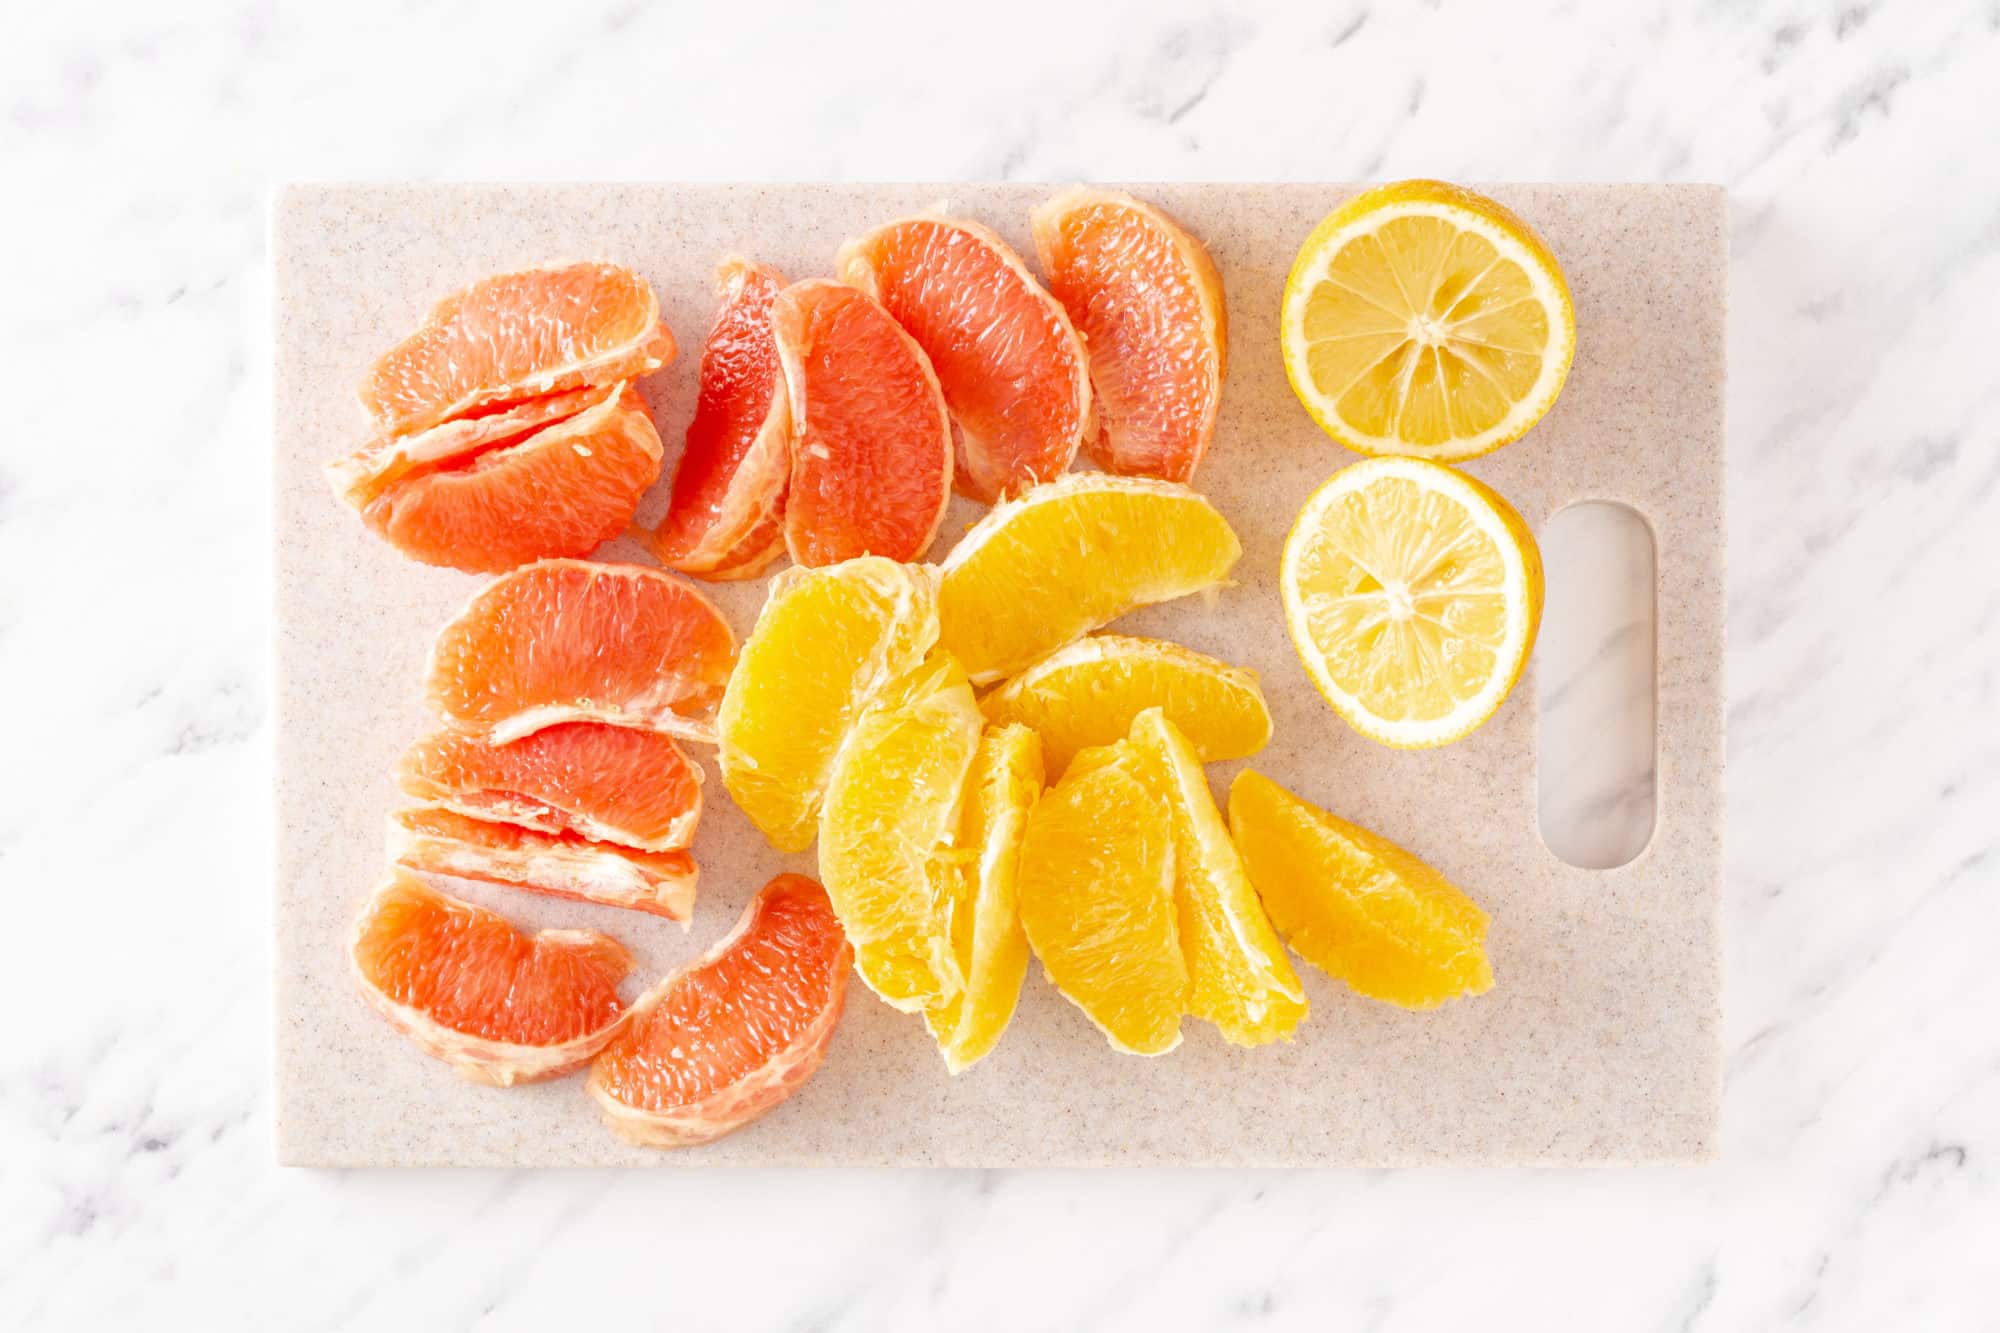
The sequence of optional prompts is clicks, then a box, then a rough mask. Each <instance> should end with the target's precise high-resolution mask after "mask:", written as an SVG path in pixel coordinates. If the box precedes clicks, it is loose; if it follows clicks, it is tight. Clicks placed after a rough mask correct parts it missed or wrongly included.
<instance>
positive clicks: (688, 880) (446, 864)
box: [388, 805, 697, 926]
mask: <svg viewBox="0 0 2000 1333" xmlns="http://www.w3.org/2000/svg"><path fill="white" fill-rule="evenodd" d="M388 842H389V860H390V861H391V862H392V863H393V864H396V865H400V866H402V867H404V868H405V869H407V870H413V871H416V872H418V873H419V874H430V875H450V876H452V877H454V878H457V879H474V880H481V881H484V882H486V883H489V884H504V885H506V886H507V887H508V888H513V889H521V890H524V891H526V892H529V893H540V894H546V895H548V896H550V897H555V898H570V899H575V900H577V901H579V902H592V903H602V904H604V905H605V906H607V907H626V908H630V909H632V910H633V911H637V912H650V913H652V914H653V915H655V916H663V917H666V918H668V919H669V920H673V921H679V922H681V923H682V925H683V926H685V925H686V924H687V922H688V920H689V918H690V917H691V916H692V915H693V914H694V899H695V884H696V878H697V872H696V869H695V863H694V858H693V857H692V856H690V855H688V853H686V852H642V851H639V850H637V849H635V848H631V847H616V846H613V845H612V844H610V843H604V842H593V841H591V840H590V839H589V838H584V837H579V836H578V835H577V834H574V833H540V832H537V831H536V830H534V829H529V828H522V827H521V826H520V825H518V824H501V823H496V822H494V821H492V820H486V819H474V818H472V817H471V816H469V815H461V814H459V813H457V812H456V811H453V810H447V809H445V808H444V807H442V806H432V805H425V806H412V807H410V808H409V809H405V810H398V811H397V812H396V813H395V814H393V815H391V816H390V817H389V839H388Z"/></svg>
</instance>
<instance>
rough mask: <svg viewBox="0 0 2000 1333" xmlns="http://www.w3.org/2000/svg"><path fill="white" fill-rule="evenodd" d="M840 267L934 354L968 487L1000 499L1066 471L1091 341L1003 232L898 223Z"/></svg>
mask: <svg viewBox="0 0 2000 1333" xmlns="http://www.w3.org/2000/svg"><path fill="white" fill-rule="evenodd" d="M850 256H851V257H850ZM849 268H853V269H854V270H856V272H855V273H854V274H853V275H852V276H850V275H849V273H848V269H849ZM842 275H843V276H844V277H848V278H849V280H850V281H853V280H854V277H856V276H859V277H863V278H864V279H865V280H867V281H868V282H870V283H872V291H873V294H874V295H875V297H876V298H877V299H878V300H880V301H881V302H882V304H883V306H884V307H886V308H887V310H888V311H889V313H890V314H891V315H893V316H894V317H895V319H896V321H897V323H899V324H901V325H902V326H903V328H904V329H906V330H907V331H908V332H909V334H910V336H911V337H913V338H915V339H916V340H917V343H918V345H919V346H921V347H922V348H923V349H924V353H925V355H927V356H928V357H930V361H931V367H932V369H934V370H935V371H936V372H937V377H938V383H939V384H940V385H941V386H942V387H943V389H944V397H945V402H946V404H947V405H949V407H950V408H951V414H952V416H953V417H954V418H955V419H956V420H957V422H958V426H959V431H960V435H959V451H958V468H957V471H956V474H955V476H956V480H957V483H958V487H959V489H960V490H962V491H964V492H965V493H966V494H967V495H970V496H972V497H973V498H974V499H976V500H981V501H987V502H990V501H993V500H996V499H999V498H1000V497H1001V496H1003V495H1011V494H1015V493H1017V492H1019V491H1021V490H1024V489H1026V488H1027V487H1029V486H1032V485H1035V484H1036V483H1038V482H1043V481H1049V480H1052V479H1054V478H1055V477H1058V476H1060V475H1062V473H1063V472H1064V471H1065V470H1066V469H1067V468H1068V467H1069V464H1070V460H1071V459H1072V458H1074V457H1075V456H1076V450H1077V446H1078V444H1080V443H1081V442H1082V439H1083V431H1084V427H1085V424H1086V419H1087V417H1088V416H1089V411H1090V390H1089V380H1088V376H1087V371H1086V370H1085V367H1084V364H1083V345H1082V344H1081V343H1080V342H1079V341H1078V340H1077V336H1076V332H1075V330H1073V329H1072V328H1071V327H1070V324H1069V320H1068V318H1067V317H1065V315H1064V314H1063V311H1062V307H1061V306H1060V305H1058V304H1056V302H1055V301H1053V300H1052V299H1050V297H1049V294H1048V293H1047V292H1045V291H1043V290H1042V288H1041V286H1040V284H1038V283H1037V282H1036V281H1035V280H1034V278H1033V277H1031V276H1030V275H1029V273H1028V271H1027V268H1026V266H1025V265H1023V264H1022V263H1021V261H1020V258H1019V257H1018V256H1016V255H1015V254H1014V252H1013V251H1012V250H1010V249H1008V248H1007V246H1006V245H1005V243H1004V242H1002V241H1001V240H1000V238H999V237H997V236H994V235H993V234H992V233H990V232H986V231H985V229H984V228H973V227H970V226H968V225H966V224H962V223H955V222H947V221H943V220H939V219H931V218H911V219H908V220H906V221H903V222H894V223H891V224H889V225H888V226H886V227H881V228H878V229H877V230H875V231H873V232H870V233H869V234H868V235H867V236H865V237H863V238H861V240H860V241H859V242H857V243H855V245H854V247H853V249H852V250H851V251H850V252H849V255H848V256H843V263H842Z"/></svg>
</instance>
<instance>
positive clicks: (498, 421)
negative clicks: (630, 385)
mask: <svg viewBox="0 0 2000 1333" xmlns="http://www.w3.org/2000/svg"><path fill="white" fill-rule="evenodd" d="M608 387H609V386H606V387H603V388H594V389H566V390H564V391H563V392H561V393H551V394H545V395H543V396H542V397H540V398H530V399H528V400H527V401H526V402H521V403H515V404H513V405H511V406H508V407H498V408H494V409H493V410H491V411H489V412H487V413H485V414H484V415H482V416H471V417H459V418H458V419H457V420H455V421H447V422H444V423H442V424H440V425H436V426H433V427H431V428H430V429H429V430H421V431H418V432H417V433H416V434H414V435H381V436H377V437H376V438H375V439H373V440H370V441H369V442H368V443H367V444H365V445H363V446H362V447H361V448H359V449H357V450H355V451H354V452H353V453H351V454H348V455H346V456H344V457H341V458H336V459H334V460H333V462H331V463H328V464H327V465H326V475H327V479H328V480H329V481H331V482H332V483H333V489H334V493H335V494H337V495H339V496H340V498H341V499H343V500H345V501H347V502H348V503H349V504H351V505H353V506H354V507H355V508H356V509H361V508H364V507H365V506H366V505H367V504H368V502H369V501H371V500H373V499H374V498H375V497H376V496H378V495H380V494H381V493H382V492H383V491H385V490H387V489H388V488H389V486H390V484H391V483H393V482H396V481H398V480H400V479H402V478H403V477H407V476H409V475H410V474H411V473H414V472H423V471H430V472H435V471H439V470H441V469H446V468H453V467H463V466H465V465H466V464H467V463H469V462H470V461H471V459H472V458H474V457H475V456H476V455H478V454H481V453H484V452H485V451H486V450H488V449H492V448H494V447H495V446H497V445H501V444H518V443H519V442H520V441H522V440H523V439H526V438H527V437H528V436H529V435H532V434H533V433H534V432H535V431H538V430H540V429H541V428H542V427H543V426H547V425H550V424H552V423H554V422H557V421H562V420H565V419H567V418H569V417H573V416H575V415H576V414H577V413H579V412H581V411H583V409H585V408H586V407H590V406H592V405H593V404H596V403H600V402H602V401H604V398H605V396H606V393H607V391H608Z"/></svg>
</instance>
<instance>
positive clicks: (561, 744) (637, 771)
mask: <svg viewBox="0 0 2000 1333" xmlns="http://www.w3.org/2000/svg"><path fill="white" fill-rule="evenodd" d="M396 781H397V782H398V784H400V785H401V787H402V789H403V790H404V791H405V792H407V793H408V794H410V795H411V796H414V797H416V798H418V799H419V800H423V801H428V802H430V803H432V804H434V805H442V806H444V807H445V808H446V809H448V810H453V811H456V812H457V813H459V814H462V815H469V816H471V817H472V818H474V819H488V820H498V821H500V822H503V823H509V824H519V825H521V826H522V827H523V828H530V829H534V830H536V831H537V832H541V833H575V834H577V835H579V836H581V837H585V838H590V839H594V840H595V841H598V842H613V843H617V844H619V845H620V846H624V847H637V848H639V849H640V850H641V851H649V852H671V851H678V850H680V849H681V848H683V847H686V846H687V845H688V844H689V843H690V842H691V841H693V839H694V829H695V824H696V822H697V821H698V820H699V819H700V818H701V770H700V769H699V768H697V767H695V766H694V765H693V764H691V763H689V762H688V759H687V756H686V755H684V754H682V753H681V749H680V747H679V746H678V745H675V744H674V742H673V740H672V738H670V737H668V736H664V735H662V734H661V733H659V732H657V731H645V730H641V729H639V728H636V727H612V726H606V725H604V724H603V723H601V722H559V723H557V724H556V725H555V726H552V727H544V728H543V729H542V730H540V731H537V732H534V733H532V734H530V735H527V736H523V737H522V738H521V739H520V740H517V741H509V742H508V743H507V744H505V745H494V744H492V743H491V742H489V741H486V740H483V739H481V738H479V737H477V736H474V735H471V734H470V733H467V732H462V731H451V730H446V731H440V732H437V733H436V734H434V735H432V736H429V737H426V738H425V739H423V740H420V741H418V742H417V743H416V744H415V745H413V746H411V747H410V748H409V749H408V750H407V751H406V752H404V754H403V758H402V762H401V763H400V764H399V765H398V767H397V771H396Z"/></svg>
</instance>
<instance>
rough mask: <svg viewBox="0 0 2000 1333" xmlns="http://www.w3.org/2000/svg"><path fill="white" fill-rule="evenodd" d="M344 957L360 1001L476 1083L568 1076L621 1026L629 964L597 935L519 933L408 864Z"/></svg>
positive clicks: (386, 887)
mask: <svg viewBox="0 0 2000 1333" xmlns="http://www.w3.org/2000/svg"><path fill="white" fill-rule="evenodd" d="M348 958H349V961H350V963H351V964H352V966H353V969H354V976H355V980H356V982H357V983H358V984H359V986H360V988H361V994H362V997H363V998H364V999H366V1000H367V1001H368V1003H369V1004H370V1005H372V1006H373V1007H374V1008H375V1009H376V1011H377V1012H379V1013H380V1014H381V1015H382V1016H383V1017H384V1018H387V1019H388V1020H389V1022H390V1023H392V1024H393V1025H395V1027H396V1028H397V1029H398V1030H399V1031H401V1032H403V1033H404V1034H405V1035H407V1036H408V1037H409V1038H410V1039H411V1040H412V1041H414V1042H416V1044H417V1045H418V1046H420V1047H422V1048H423V1049H424V1050H425V1051H426V1052H428V1053H429V1054H431V1055H434V1056H436V1057H437V1058H438V1059H440V1060H443V1061H445V1062H446V1063H448V1064H450V1065H451V1066H452V1068H454V1069H456V1070H457V1071H458V1073H459V1074H460V1075H461V1076H462V1077H465V1078H468V1079H471V1080H472V1081H474V1082H477V1083H492V1084H496V1085H498V1086H500V1087H508V1086H510V1085H512V1084H515V1083H530V1082H534V1081H536V1080H538V1079H545V1078H554V1077H556V1076H557V1075H559V1074H565V1073H568V1072H569V1071H570V1070H572V1069H575V1068H576V1067H578V1066H579V1065H581V1064H582V1063H583V1062H584V1061H586V1060H588V1059H590V1058H591V1057H592V1056H593V1055H595V1054H597V1052H598V1051H599V1050H601V1049H602V1048H603V1046H604V1044H605V1043H606V1042H607V1041H609V1040H610V1039H611V1038H612V1036H613V1035H614V1034H616V1032H617V1031H618V1027H619V1022H620V1018H621V1016H622V1014H623V1011H624V1006H623V1005H622V1004H621V1003H620V1002H619V999H618V983H619V982H621V981H623V980H624V979H625V974H626V973H628V972H630V971H631V970H632V960H631V958H630V956H629V955H627V954H626V952H625V949H624V947H623V946H622V945H620V944H619V943H618V941H616V940H614V939H612V938H611V937H610V936H609V935H601V934H599V933H598V932H596V931H594V930H544V931H541V932H539V933H537V934H534V935H527V934H523V933H522V932H521V931H519V930H516V929H515V928H514V926H513V924H512V923H511V922H509V921H508V920H507V919H506V918H505V917H503V916H501V915H500V914H499V913H497V912H490V911H487V910H486V909H485V908H483V907H475V906H473V905H472V904H471V903H466V902H460V901H459V900H458V899H456V898H449V897H446V896H445V895H444V894H442V893H439V892H437V891H436V890H435V889H431V888H428V887H426V886H425V885H423V884H422V883H420V882H418V881H417V880H416V879H413V878H412V877H411V876H409V875H407V874H404V873H403V872H401V871H396V872H394V873H393V874H392V875H391V876H390V878H389V879H388V881H387V882H385V883H384V884H383V885H382V886H381V887H380V888H379V889H377V890H376V891H375V896H374V897H373V898H371V899H370V900H369V901H368V904H367V905H366V906H365V907H363V908H362V910H361V916H360V919H359V920H357V921H356V922H355V926H354V937H353V940H352V943H351V944H350V946H349V951H348Z"/></svg>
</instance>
